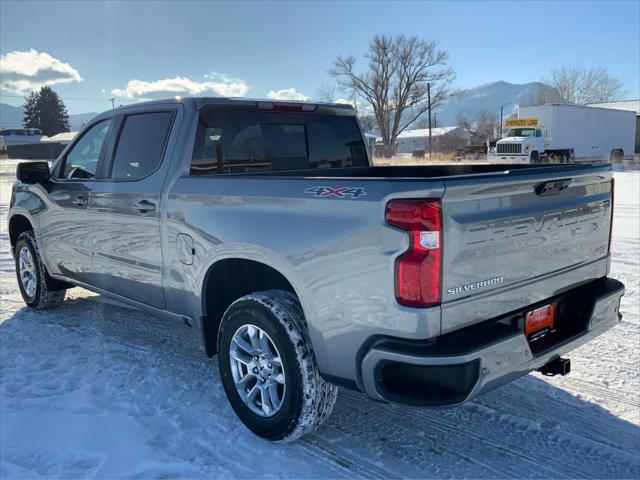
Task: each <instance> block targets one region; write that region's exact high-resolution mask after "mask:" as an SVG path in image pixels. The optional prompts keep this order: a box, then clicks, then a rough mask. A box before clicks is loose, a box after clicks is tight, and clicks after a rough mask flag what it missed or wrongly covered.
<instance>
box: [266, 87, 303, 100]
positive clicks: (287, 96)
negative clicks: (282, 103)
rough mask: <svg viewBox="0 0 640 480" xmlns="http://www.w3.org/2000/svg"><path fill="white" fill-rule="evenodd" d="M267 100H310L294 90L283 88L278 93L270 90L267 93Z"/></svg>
mask: <svg viewBox="0 0 640 480" xmlns="http://www.w3.org/2000/svg"><path fill="white" fill-rule="evenodd" d="M267 98H272V99H273V100H302V101H307V100H311V97H307V96H306V95H304V94H302V93H300V92H297V91H296V89H295V88H285V89H283V90H278V91H275V90H271V91H269V93H267Z"/></svg>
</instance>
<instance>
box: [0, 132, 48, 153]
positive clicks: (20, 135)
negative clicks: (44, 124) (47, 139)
mask: <svg viewBox="0 0 640 480" xmlns="http://www.w3.org/2000/svg"><path fill="white" fill-rule="evenodd" d="M42 137H43V135H42V132H41V131H40V130H38V129H37V128H8V129H5V130H0V152H2V153H5V152H6V151H7V148H8V147H9V145H21V144H23V143H33V142H39V141H40V140H41V139H42Z"/></svg>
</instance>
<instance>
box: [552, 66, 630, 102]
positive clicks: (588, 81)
mask: <svg viewBox="0 0 640 480" xmlns="http://www.w3.org/2000/svg"><path fill="white" fill-rule="evenodd" d="M542 81H543V82H544V83H546V84H547V85H549V86H551V87H552V88H553V90H554V91H555V93H556V94H557V97H558V99H560V100H561V101H563V102H567V103H575V104H577V105H584V104H586V103H597V102H613V101H615V100H620V98H622V97H623V96H624V93H625V92H624V88H623V84H622V82H621V81H620V80H619V79H617V78H615V77H612V76H611V75H609V72H608V71H607V69H606V68H605V67H597V68H591V69H589V70H586V69H583V68H580V67H559V68H554V69H553V70H552V71H551V73H550V74H549V76H548V77H547V78H544V79H543V80H542Z"/></svg>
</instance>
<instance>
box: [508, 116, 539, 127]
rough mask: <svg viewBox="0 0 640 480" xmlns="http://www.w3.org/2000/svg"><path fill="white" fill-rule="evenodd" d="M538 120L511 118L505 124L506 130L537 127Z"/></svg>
mask: <svg viewBox="0 0 640 480" xmlns="http://www.w3.org/2000/svg"><path fill="white" fill-rule="evenodd" d="M537 126H538V119H537V118H510V119H509V120H507V121H505V122H504V128H513V127H537Z"/></svg>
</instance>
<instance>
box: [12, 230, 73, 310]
mask: <svg viewBox="0 0 640 480" xmlns="http://www.w3.org/2000/svg"><path fill="white" fill-rule="evenodd" d="M14 252H15V254H14V255H15V261H16V275H17V277H18V288H20V294H21V295H22V299H23V300H24V303H26V304H27V305H28V306H29V307H31V308H36V309H38V310H44V309H46V308H50V307H53V306H55V305H58V304H59V303H61V302H62V301H63V300H64V296H65V293H66V290H55V291H51V290H49V288H48V287H47V281H46V279H45V276H46V275H47V272H46V269H45V266H44V264H43V263H42V258H40V252H39V251H38V244H37V243H36V237H35V235H34V234H33V232H32V231H30V230H29V231H26V232H23V233H22V234H20V236H19V237H18V241H17V242H16V245H15V248H14Z"/></svg>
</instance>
